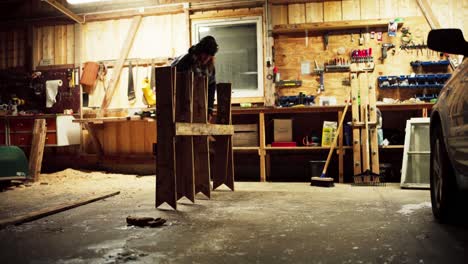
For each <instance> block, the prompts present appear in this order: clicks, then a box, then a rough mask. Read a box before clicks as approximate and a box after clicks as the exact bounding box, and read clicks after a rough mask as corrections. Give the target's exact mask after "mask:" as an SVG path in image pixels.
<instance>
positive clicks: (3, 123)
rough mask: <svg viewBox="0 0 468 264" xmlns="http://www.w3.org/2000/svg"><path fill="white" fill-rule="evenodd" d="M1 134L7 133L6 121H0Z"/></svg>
mask: <svg viewBox="0 0 468 264" xmlns="http://www.w3.org/2000/svg"><path fill="white" fill-rule="evenodd" d="M0 133H5V120H0Z"/></svg>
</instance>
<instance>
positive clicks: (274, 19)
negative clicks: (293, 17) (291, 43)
mask: <svg viewBox="0 0 468 264" xmlns="http://www.w3.org/2000/svg"><path fill="white" fill-rule="evenodd" d="M287 23H288V6H286V5H272V6H271V24H272V25H273V26H275V25H282V24H287Z"/></svg>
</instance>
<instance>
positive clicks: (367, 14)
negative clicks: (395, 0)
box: [361, 0, 380, 19]
mask: <svg viewBox="0 0 468 264" xmlns="http://www.w3.org/2000/svg"><path fill="white" fill-rule="evenodd" d="M379 17H380V6H379V1H376V0H361V19H375V18H379Z"/></svg>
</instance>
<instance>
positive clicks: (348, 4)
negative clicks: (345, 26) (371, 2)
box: [341, 0, 361, 20]
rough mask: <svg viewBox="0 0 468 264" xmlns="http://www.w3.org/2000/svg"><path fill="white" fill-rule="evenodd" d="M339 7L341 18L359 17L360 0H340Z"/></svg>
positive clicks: (351, 18)
mask: <svg viewBox="0 0 468 264" xmlns="http://www.w3.org/2000/svg"><path fill="white" fill-rule="evenodd" d="M341 9H342V14H343V20H358V19H361V1H360V0H343V1H341Z"/></svg>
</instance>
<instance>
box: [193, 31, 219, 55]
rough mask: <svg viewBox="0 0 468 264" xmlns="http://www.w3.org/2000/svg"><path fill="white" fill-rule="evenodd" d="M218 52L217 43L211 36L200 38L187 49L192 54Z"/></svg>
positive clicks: (212, 53) (213, 53)
mask: <svg viewBox="0 0 468 264" xmlns="http://www.w3.org/2000/svg"><path fill="white" fill-rule="evenodd" d="M216 52H218V43H216V40H215V38H214V37H213V36H206V37H204V38H202V39H201V40H200V42H198V43H197V44H195V45H193V46H192V47H191V48H190V49H189V53H192V54H196V55H198V54H202V53H206V54H208V55H211V56H214V55H215V54H216Z"/></svg>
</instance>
